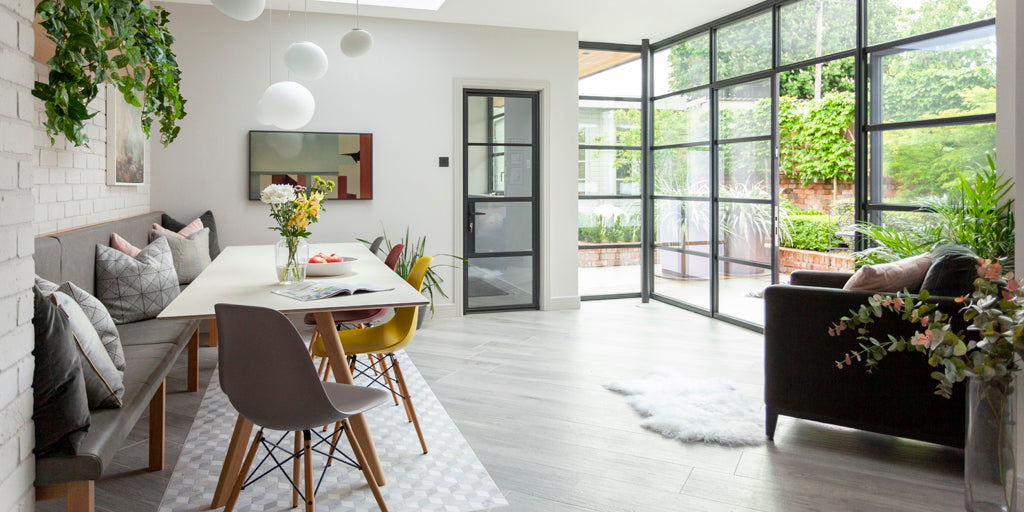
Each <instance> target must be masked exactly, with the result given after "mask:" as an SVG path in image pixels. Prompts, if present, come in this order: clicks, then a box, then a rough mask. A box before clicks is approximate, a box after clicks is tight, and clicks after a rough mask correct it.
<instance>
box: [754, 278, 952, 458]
mask: <svg viewBox="0 0 1024 512" xmlns="http://www.w3.org/2000/svg"><path fill="white" fill-rule="evenodd" d="M851 275H852V274H849V273H840V272H815V271H797V272H794V273H793V274H792V276H791V278H790V284H788V285H773V286H769V287H768V288H767V289H766V290H765V294H764V302H765V325H764V347H765V348H764V358H765V361H764V373H765V390H764V401H765V406H766V410H767V418H766V419H767V428H766V430H767V432H766V433H767V435H768V438H769V439H772V438H773V437H774V435H775V426H776V422H777V420H778V417H779V415H780V414H781V415H784V416H791V417H794V418H803V419H807V420H812V421H819V422H823V423H830V424H834V425H841V426H844V427H852V428H856V429H861V430H868V431H871V432H878V433H881V434H889V435H894V436H900V437H906V438H910V439H917V440H921V441H927V442H931V443H938V444H943V445H947V446H952V447H956V448H963V443H964V433H965V419H966V416H965V411H966V399H965V393H964V388H965V386H964V385H963V384H957V385H956V386H955V387H954V388H953V389H954V392H953V397H952V398H949V399H947V398H942V397H941V396H938V395H935V384H936V382H935V380H933V379H932V378H931V377H930V374H931V372H932V371H934V369H933V368H932V367H930V366H928V364H927V359H926V358H925V356H924V355H923V354H919V353H916V352H913V353H892V354H889V355H888V356H886V358H885V359H884V360H882V361H881V363H879V366H878V369H877V370H875V371H874V373H868V372H867V370H866V369H865V368H864V367H863V365H857V364H854V365H853V366H852V367H849V368H844V369H838V368H836V365H835V361H839V360H842V359H843V357H844V354H846V353H847V352H849V351H850V350H853V349H856V348H857V347H858V341H857V339H856V335H855V334H854V333H852V332H850V331H846V332H844V334H843V335H842V336H839V337H830V336H829V335H828V328H829V327H830V325H831V324H832V322H836V321H838V319H839V318H840V317H842V316H844V315H847V314H849V312H850V310H851V309H855V308H857V307H859V306H860V305H861V304H866V303H867V299H868V297H870V296H872V295H874V293H871V292H854V291H846V290H843V289H842V287H843V285H844V284H845V283H846V281H847V279H849V277H850V276H851ZM931 301H932V302H935V303H937V304H938V306H939V309H940V310H942V311H943V312H946V313H954V312H956V311H958V310H959V309H960V307H961V305H960V304H957V303H955V302H954V301H953V298H952V297H934V298H933V299H932V300H931ZM957 316H959V315H957ZM954 327H955V328H956V329H958V330H962V329H965V328H966V325H964V324H962V323H959V324H957V323H954ZM871 329H872V332H873V333H875V337H876V338H879V339H887V338H886V336H885V334H893V335H896V336H910V335H911V334H913V333H914V331H915V329H914V326H913V325H911V324H909V323H907V322H904V321H901V320H900V319H899V318H898V317H897V316H895V315H885V316H883V317H882V318H881V319H878V320H877V322H876V323H875V324H874V325H873V326H872V327H871Z"/></svg>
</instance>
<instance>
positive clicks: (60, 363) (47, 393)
mask: <svg viewBox="0 0 1024 512" xmlns="http://www.w3.org/2000/svg"><path fill="white" fill-rule="evenodd" d="M32 294H33V296H34V301H35V307H34V315H33V317H32V326H33V327H34V328H35V338H36V339H35V349H34V350H33V351H32V355H33V356H34V357H35V372H34V373H33V374H32V420H33V422H34V423H35V438H36V439H35V443H36V445H35V448H34V449H33V450H32V451H33V452H34V453H35V454H36V455H38V456H48V455H75V454H76V453H77V452H78V447H79V445H81V444H82V439H83V438H84V437H85V435H86V431H87V430H89V424H90V419H89V399H88V398H87V397H86V394H85V377H84V376H83V375H82V367H81V366H79V356H78V348H77V347H76V346H75V340H74V337H73V336H72V334H71V332H72V331H71V325H70V323H69V322H68V319H67V318H65V317H64V315H61V314H60V312H59V311H58V309H57V307H56V306H54V305H53V303H52V302H51V301H50V300H47V299H46V297H44V296H43V293H42V292H41V291H40V290H39V288H37V287H33V289H32Z"/></svg>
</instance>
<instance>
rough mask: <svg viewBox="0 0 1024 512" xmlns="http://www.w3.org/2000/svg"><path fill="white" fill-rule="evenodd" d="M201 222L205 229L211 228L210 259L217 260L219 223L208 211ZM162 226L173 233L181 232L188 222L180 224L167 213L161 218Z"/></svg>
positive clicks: (218, 252) (200, 217) (201, 216)
mask: <svg viewBox="0 0 1024 512" xmlns="http://www.w3.org/2000/svg"><path fill="white" fill-rule="evenodd" d="M199 220H200V221H202V222H203V227H204V228H210V258H216V257H217V255H218V254H220V241H219V240H218V238H217V221H215V220H214V218H213V212H212V211H210V210H206V212H204V213H203V214H202V215H200V216H199ZM189 222H191V221H189ZM160 225H161V226H163V227H165V228H167V229H169V230H171V231H181V229H182V228H184V227H185V226H187V225H188V222H185V223H183V222H180V221H178V220H177V219H175V218H174V217H171V216H170V215H167V214H166V213H165V214H163V215H161V216H160Z"/></svg>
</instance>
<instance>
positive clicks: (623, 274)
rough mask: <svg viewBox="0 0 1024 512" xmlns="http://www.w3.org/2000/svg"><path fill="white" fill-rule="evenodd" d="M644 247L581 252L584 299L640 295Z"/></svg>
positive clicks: (580, 282) (580, 266)
mask: <svg viewBox="0 0 1024 512" xmlns="http://www.w3.org/2000/svg"><path fill="white" fill-rule="evenodd" d="M641 269H642V267H641V266H640V246H639V245H636V246H634V247H615V248H609V247H606V248H602V249H583V248H582V247H581V248H580V251H579V269H578V274H579V291H580V296H583V297H586V296H593V295H612V294H617V293H640V283H642V282H643V280H642V278H641V276H642V273H641Z"/></svg>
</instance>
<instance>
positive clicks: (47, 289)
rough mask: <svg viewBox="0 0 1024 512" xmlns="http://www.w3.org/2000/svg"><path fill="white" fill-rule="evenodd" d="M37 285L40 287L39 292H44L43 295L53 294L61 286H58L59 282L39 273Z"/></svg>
mask: <svg viewBox="0 0 1024 512" xmlns="http://www.w3.org/2000/svg"><path fill="white" fill-rule="evenodd" d="M36 287H38V288H39V292H40V293H42V294H43V296H50V295H53V292H55V291H57V288H60V287H59V286H57V283H54V282H52V281H47V280H46V279H43V278H41V277H39V276H38V275H37V276H36Z"/></svg>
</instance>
